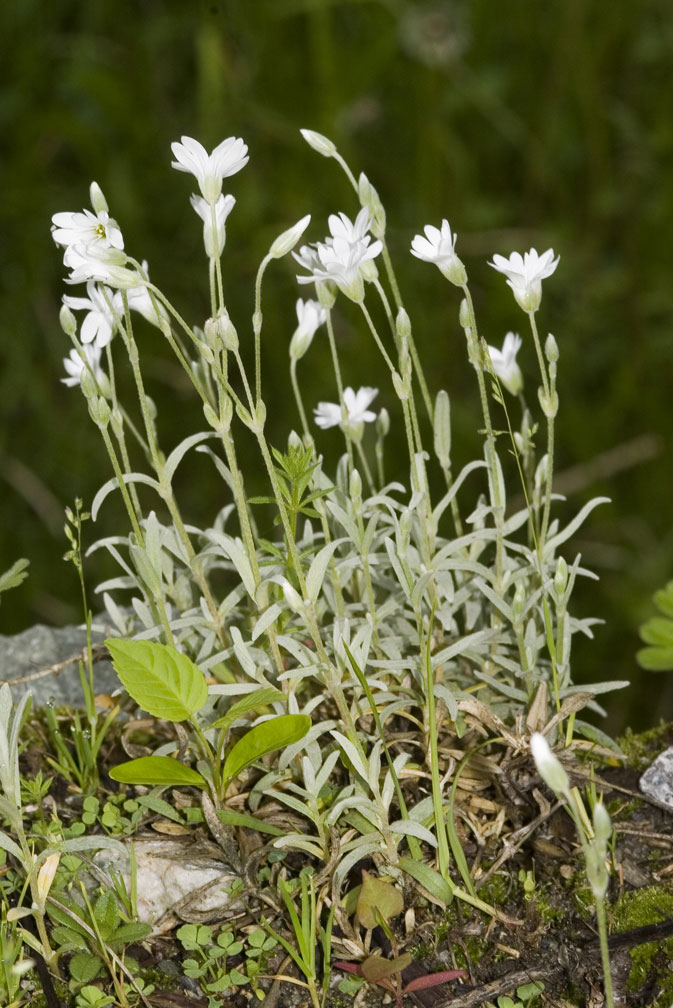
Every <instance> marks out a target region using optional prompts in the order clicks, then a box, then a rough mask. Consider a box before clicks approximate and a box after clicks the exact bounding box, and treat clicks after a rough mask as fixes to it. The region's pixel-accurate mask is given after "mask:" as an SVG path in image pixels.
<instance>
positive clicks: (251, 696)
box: [208, 686, 287, 731]
mask: <svg viewBox="0 0 673 1008" xmlns="http://www.w3.org/2000/svg"><path fill="white" fill-rule="evenodd" d="M277 700H282V701H283V702H284V703H287V693H283V692H281V690H277V689H274V688H273V687H272V686H267V687H266V688H263V689H258V690H255V691H254V693H247V694H246V695H245V696H244V697H242V698H241V699H240V700H237V701H236V703H235V704H232V705H231V707H230V708H229V710H228V711H227V713H226V714H224V715H223V716H222V717H221V718H218V719H217V721H213V723H212V724H210V725H208V728H209V729H211V728H217V729H218V730H220V731H228V730H229V728H231V726H232V724H233V723H234V721H235V720H236V719H237V718H239V717H242V716H243V714H248V713H249V712H250V711H253V710H258V709H259V708H260V707H266V706H267V705H268V704H270V703H274V702H275V701H277Z"/></svg>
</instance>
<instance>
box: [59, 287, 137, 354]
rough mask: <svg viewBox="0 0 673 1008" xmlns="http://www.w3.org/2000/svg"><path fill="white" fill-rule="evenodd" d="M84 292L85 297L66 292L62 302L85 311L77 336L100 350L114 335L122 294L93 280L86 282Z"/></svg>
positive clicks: (119, 316) (77, 309)
mask: <svg viewBox="0 0 673 1008" xmlns="http://www.w3.org/2000/svg"><path fill="white" fill-rule="evenodd" d="M86 293H87V297H85V298H83V297H70V296H69V295H67V294H66V295H65V297H64V298H63V304H65V305H67V306H68V308H71V309H72V310H73V311H86V313H87V314H86V315H85V317H84V321H83V322H82V326H81V328H80V333H79V338H80V340H81V341H82V343H84V344H87V343H92V344H93V345H94V346H95V347H96V348H97V349H98V350H101V349H102V347H104V346H107V344H108V343H109V342H110V340H111V339H112V337H113V336H114V334H115V330H116V328H117V324H118V321H119V319H120V318H121V317H122V316H123V314H124V306H123V304H122V296H121V294H120V293H119V291H112V290H110V288H109V287H104V286H99V285H98V284H97V283H96V282H95V281H94V280H89V282H88V283H87V285H86ZM71 356H72V354H71Z"/></svg>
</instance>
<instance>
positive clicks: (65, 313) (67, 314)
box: [58, 304, 77, 339]
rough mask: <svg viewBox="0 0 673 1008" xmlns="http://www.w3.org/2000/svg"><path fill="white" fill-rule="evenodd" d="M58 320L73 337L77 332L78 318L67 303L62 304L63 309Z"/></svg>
mask: <svg viewBox="0 0 673 1008" xmlns="http://www.w3.org/2000/svg"><path fill="white" fill-rule="evenodd" d="M58 320H59V322H60V323H61V329H62V330H63V332H64V333H65V334H66V336H70V338H71V339H72V337H73V336H75V335H76V333H77V319H76V318H75V316H74V315H73V313H72V312H71V311H70V309H69V308H68V306H67V304H64V305H61V310H60V312H59V313H58Z"/></svg>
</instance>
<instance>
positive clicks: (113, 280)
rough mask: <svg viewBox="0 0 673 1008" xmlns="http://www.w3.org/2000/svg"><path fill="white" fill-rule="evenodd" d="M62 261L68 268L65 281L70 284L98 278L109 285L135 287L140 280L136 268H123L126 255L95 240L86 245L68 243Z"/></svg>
mask: <svg viewBox="0 0 673 1008" xmlns="http://www.w3.org/2000/svg"><path fill="white" fill-rule="evenodd" d="M63 262H64V264H65V265H66V266H67V267H68V269H69V270H70V276H68V277H66V279H65V282H66V283H70V284H75V283H84V282H85V281H88V280H98V281H99V282H100V283H105V284H109V285H110V286H111V287H122V288H125V287H137V285H138V282H139V281H140V280H141V277H140V276H139V274H138V272H137V270H130V269H126V268H125V265H124V264H125V263H126V262H127V257H126V255H125V254H124V253H123V252H122V251H121V250H120V249H116V248H112V247H108V248H106V247H105V246H102V245H100V244H97V243H96V242H89V244H88V245H83V244H79V245H69V246H68V247H67V248H66V250H65V253H64V255H63Z"/></svg>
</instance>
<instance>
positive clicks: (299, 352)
mask: <svg viewBox="0 0 673 1008" xmlns="http://www.w3.org/2000/svg"><path fill="white" fill-rule="evenodd" d="M296 308H297V322H298V323H299V324H298V326H297V328H296V329H295V331H294V333H293V335H292V339H291V340H290V357H292V358H293V359H294V360H299V359H300V357H303V356H304V354H305V353H306V351H307V350H308V348H309V347H310V345H311V342H312V340H313V337H314V336H315V334H316V330H317V329H318V328H319V327H320V326H321V325H323V323H324V322H325V320H326V319H327V312H326V310H325V309H324V308H323V307H322V305H321V304H319V303H318V302H317V301H303V300H302V299H301V298H299V299H298V301H297V305H296Z"/></svg>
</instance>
